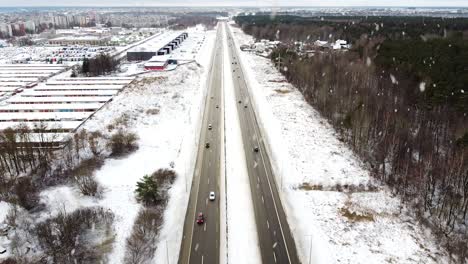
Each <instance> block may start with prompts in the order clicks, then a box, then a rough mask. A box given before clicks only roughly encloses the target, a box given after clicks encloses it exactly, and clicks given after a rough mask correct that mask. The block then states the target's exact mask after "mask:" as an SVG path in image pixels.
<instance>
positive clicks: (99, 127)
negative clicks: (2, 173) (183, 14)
mask: <svg viewBox="0 0 468 264" xmlns="http://www.w3.org/2000/svg"><path fill="white" fill-rule="evenodd" d="M215 32H216V31H215V30H211V31H208V32H206V39H207V41H205V42H204V43H203V46H202V47H201V48H200V49H199V52H201V53H203V54H205V56H201V57H200V60H199V61H198V62H199V64H200V65H197V64H187V65H184V66H181V67H179V68H178V69H177V70H175V71H171V72H154V73H149V74H145V75H144V76H141V77H138V79H137V80H136V81H135V82H134V83H132V85H130V86H128V87H127V88H126V89H124V90H123V91H122V92H120V93H119V94H118V95H117V96H115V97H114V98H113V101H112V102H110V103H109V104H107V105H105V106H104V107H103V108H102V109H100V111H98V112H97V113H96V114H95V115H94V116H93V117H92V118H91V119H89V120H88V121H86V122H85V124H84V125H83V126H82V128H84V129H86V130H89V131H101V132H102V133H103V134H106V133H109V132H108V128H107V127H108V125H109V124H112V123H113V122H114V120H115V119H116V118H119V117H121V116H122V115H124V114H125V115H126V116H127V119H128V124H127V130H130V131H133V132H135V133H137V134H138V136H139V141H138V143H139V149H138V150H137V151H135V152H133V153H131V154H130V155H128V156H125V157H123V158H119V159H112V158H109V159H107V160H106V161H105V164H104V166H103V167H101V168H100V169H98V170H97V171H96V172H95V177H96V180H97V181H98V182H99V183H100V185H101V186H102V187H103V188H104V190H103V195H102V198H89V197H84V196H82V195H81V194H80V192H79V190H78V189H77V188H76V187H73V186H57V187H53V188H49V189H47V190H45V191H43V192H42V193H41V195H40V197H41V202H43V203H44V204H46V205H48V207H47V208H46V209H45V211H43V212H41V214H40V219H45V218H46V217H48V216H51V215H55V214H56V213H57V212H59V210H63V209H66V210H67V211H68V212H71V211H73V210H75V209H77V208H80V207H87V206H94V205H98V206H102V207H103V208H105V209H107V210H110V211H112V212H113V213H114V214H115V221H114V229H115V232H116V237H115V242H114V245H113V251H112V253H111V254H110V255H109V259H108V261H107V262H108V263H123V258H124V254H125V247H126V239H127V237H128V236H129V235H130V233H131V231H132V227H133V222H134V220H135V218H136V216H137V214H138V211H139V209H140V207H141V206H140V204H138V203H137V201H136V200H135V195H134V191H135V187H136V182H137V181H138V180H139V179H140V178H142V177H143V176H144V175H145V174H151V173H152V172H154V171H156V170H157V169H159V168H168V167H169V166H170V165H171V164H173V165H174V169H175V170H176V172H177V174H178V178H177V179H176V181H175V183H174V184H173V186H172V188H171V189H170V191H169V195H170V199H169V202H168V205H167V207H166V212H165V214H164V223H163V225H162V227H161V231H160V234H159V238H158V249H157V251H156V254H155V258H154V262H155V263H163V262H166V259H167V258H169V261H170V263H176V262H177V258H178V253H179V248H180V240H181V239H182V229H183V223H184V219H185V211H186V206H187V203H188V196H189V191H190V185H191V180H192V175H193V168H194V165H195V164H194V162H195V155H196V149H197V144H198V142H197V141H198V136H197V135H199V129H200V125H201V124H200V123H201V122H199V120H200V118H201V114H202V105H203V98H204V95H205V91H206V89H205V88H206V85H205V82H206V75H207V68H208V66H209V58H210V57H211V53H212V52H213V46H214V39H215V35H216V34H215ZM3 207H4V206H3V203H2V210H3ZM0 220H1V219H0ZM166 247H167V248H166Z"/></svg>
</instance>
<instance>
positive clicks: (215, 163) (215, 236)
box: [178, 26, 224, 264]
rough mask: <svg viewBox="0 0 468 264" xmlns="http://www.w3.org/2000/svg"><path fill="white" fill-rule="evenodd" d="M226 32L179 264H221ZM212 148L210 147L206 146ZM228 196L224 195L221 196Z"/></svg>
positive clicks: (218, 49) (216, 55)
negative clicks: (200, 220)
mask: <svg viewBox="0 0 468 264" xmlns="http://www.w3.org/2000/svg"><path fill="white" fill-rule="evenodd" d="M222 29H223V27H221V26H218V30H217V33H216V34H217V35H216V40H215V43H216V44H215V49H214V52H213V57H212V58H211V60H212V61H211V68H210V71H209V73H208V74H209V75H208V80H209V82H208V93H207V97H206V103H205V109H204V113H203V123H202V127H201V133H200V142H199V149H198V155H197V161H196V165H195V172H194V178H193V182H192V186H191V190H190V198H189V204H188V208H187V213H186V217H185V223H184V231H183V237H182V244H181V248H180V254H179V262H178V263H179V264H188V263H197V264H198V263H200V264H203V263H207V264H217V263H219V247H220V239H221V238H220V193H219V189H220V188H219V175H220V174H221V167H220V165H221V164H220V159H221V149H222V147H223V146H224V145H223V144H222V140H221V135H222V131H223V129H224V128H223V127H222V126H223V124H224V123H223V120H222V118H223V117H224V114H223V112H224V107H223V105H222V101H223V100H222V78H223V76H222V68H223V67H222V66H223V45H222V43H223V42H222V38H223V34H222ZM207 143H208V144H209V146H208V145H206V144H207ZM210 192H215V194H216V198H215V200H214V201H210V200H209V195H210ZM221 195H224V194H221ZM199 213H203V215H204V218H205V219H204V223H203V224H197V222H196V221H197V217H198V214H199Z"/></svg>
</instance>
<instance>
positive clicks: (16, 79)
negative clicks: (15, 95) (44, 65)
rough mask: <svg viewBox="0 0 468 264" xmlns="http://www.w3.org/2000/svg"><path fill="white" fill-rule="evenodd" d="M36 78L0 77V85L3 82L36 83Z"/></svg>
mask: <svg viewBox="0 0 468 264" xmlns="http://www.w3.org/2000/svg"><path fill="white" fill-rule="evenodd" d="M37 80H38V78H34V77H16V78H12V77H2V76H0V84H1V83H3V82H36V81H37Z"/></svg>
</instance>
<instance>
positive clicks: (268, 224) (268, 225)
mask: <svg viewBox="0 0 468 264" xmlns="http://www.w3.org/2000/svg"><path fill="white" fill-rule="evenodd" d="M267 227H268V229H270V223H269V222H268V220H267Z"/></svg>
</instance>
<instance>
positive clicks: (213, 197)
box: [210, 192, 216, 201]
mask: <svg viewBox="0 0 468 264" xmlns="http://www.w3.org/2000/svg"><path fill="white" fill-rule="evenodd" d="M215 199H216V195H215V192H210V201H214V200H215Z"/></svg>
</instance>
